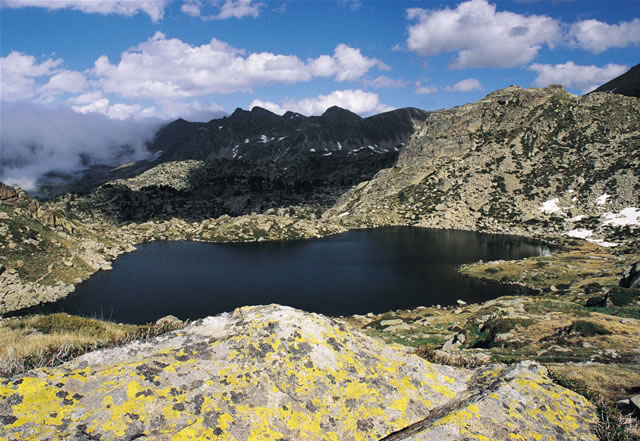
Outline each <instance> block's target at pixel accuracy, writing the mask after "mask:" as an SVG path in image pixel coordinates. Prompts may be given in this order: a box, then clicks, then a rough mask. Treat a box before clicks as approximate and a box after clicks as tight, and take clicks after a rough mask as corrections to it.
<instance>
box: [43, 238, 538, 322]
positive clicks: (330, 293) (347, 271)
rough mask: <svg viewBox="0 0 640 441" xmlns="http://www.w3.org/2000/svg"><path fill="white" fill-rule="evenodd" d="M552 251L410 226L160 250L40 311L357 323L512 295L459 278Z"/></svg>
mask: <svg viewBox="0 0 640 441" xmlns="http://www.w3.org/2000/svg"><path fill="white" fill-rule="evenodd" d="M546 252H549V249H548V247H546V246H545V245H542V244H540V243H536V242H535V241H532V240H528V239H525V238H521V237H513V236H503V235H491V234H479V233H472V232H466V231H450V230H429V229H419V228H408V227H404V228H400V227H399V228H383V229H375V230H359V231H350V232H347V233H344V234H340V235H337V236H332V237H328V238H323V239H317V240H307V241H282V242H261V243H241V244H237V243H236V244H209V243H199V242H188V241H178V242H153V243H147V244H142V245H139V246H138V250H137V251H135V252H133V253H129V254H125V255H123V256H121V257H120V258H118V259H117V260H116V261H115V262H114V263H113V269H112V270H111V271H100V272H98V273H97V274H95V275H93V276H92V277H91V278H90V279H89V280H87V281H86V282H84V283H82V284H81V285H79V286H78V287H77V289H76V292H74V293H72V294H71V295H69V296H68V297H67V298H65V299H63V300H61V301H59V302H56V303H53V304H49V305H42V306H40V307H37V308H36V310H38V311H41V312H59V311H64V312H67V313H70V314H80V315H84V316H88V317H97V318H105V319H109V320H113V321H116V322H125V323H148V322H151V321H155V320H157V319H158V318H160V317H163V316H165V315H168V314H172V315H175V316H177V317H179V318H180V319H197V318H201V317H205V316H208V315H214V314H218V313H221V312H224V311H231V310H233V309H234V308H236V307H238V306H244V305H259V304H269V303H280V304H283V305H290V306H294V307H296V308H301V309H304V310H306V311H313V312H319V313H323V314H328V315H350V314H364V313H367V312H374V313H380V312H385V311H388V310H391V309H400V308H402V309H404V308H414V307H417V306H420V305H425V306H426V305H435V304H440V305H443V306H444V305H451V304H455V302H456V300H457V299H462V300H464V301H466V302H469V303H471V302H480V301H485V300H488V299H492V298H495V297H499V296H502V295H509V294H512V293H513V290H514V288H513V287H510V286H502V285H498V284H490V283H486V282H482V281H479V280H475V279H471V278H467V277H464V276H462V275H461V274H460V273H458V271H457V268H458V267H459V266H460V265H461V264H462V263H466V262H473V261H477V260H480V259H483V260H485V261H488V260H497V259H521V258H523V257H528V256H534V255H539V254H543V253H546ZM32 310H33V308H32Z"/></svg>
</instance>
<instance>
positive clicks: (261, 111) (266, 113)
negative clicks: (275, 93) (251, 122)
mask: <svg viewBox="0 0 640 441" xmlns="http://www.w3.org/2000/svg"><path fill="white" fill-rule="evenodd" d="M251 114H252V115H255V116H263V117H269V118H278V119H279V118H280V116H279V115H277V114H275V113H273V112H272V111H270V110H267V109H265V108H263V107H260V106H253V108H252V109H251Z"/></svg>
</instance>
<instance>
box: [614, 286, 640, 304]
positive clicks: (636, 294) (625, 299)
mask: <svg viewBox="0 0 640 441" xmlns="http://www.w3.org/2000/svg"><path fill="white" fill-rule="evenodd" d="M609 299H610V300H611V303H613V304H614V305H616V306H626V305H629V304H630V303H632V302H635V301H636V300H640V289H637V288H636V289H634V288H621V287H619V286H616V287H613V288H611V291H610V293H609Z"/></svg>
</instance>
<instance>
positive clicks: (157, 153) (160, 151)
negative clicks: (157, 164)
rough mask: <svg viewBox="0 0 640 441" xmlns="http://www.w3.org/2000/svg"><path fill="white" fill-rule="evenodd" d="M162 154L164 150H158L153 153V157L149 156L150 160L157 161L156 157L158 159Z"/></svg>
mask: <svg viewBox="0 0 640 441" xmlns="http://www.w3.org/2000/svg"><path fill="white" fill-rule="evenodd" d="M161 154H162V150H158V151H157V152H155V153H154V154H153V155H151V158H149V160H151V161H155V160H156V159H158V158H159V157H160V155H161Z"/></svg>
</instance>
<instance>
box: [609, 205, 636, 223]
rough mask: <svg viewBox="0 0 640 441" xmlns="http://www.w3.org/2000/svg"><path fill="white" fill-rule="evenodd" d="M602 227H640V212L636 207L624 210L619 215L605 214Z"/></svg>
mask: <svg viewBox="0 0 640 441" xmlns="http://www.w3.org/2000/svg"><path fill="white" fill-rule="evenodd" d="M604 217H605V219H606V220H605V221H604V222H603V223H602V225H613V226H614V227H623V226H626V225H640V210H638V209H637V208H636V207H627V208H623V209H622V210H621V211H620V212H619V213H605V215H604Z"/></svg>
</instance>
